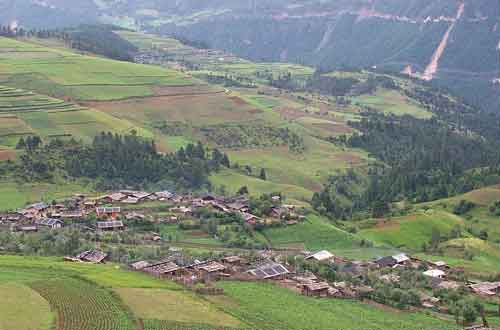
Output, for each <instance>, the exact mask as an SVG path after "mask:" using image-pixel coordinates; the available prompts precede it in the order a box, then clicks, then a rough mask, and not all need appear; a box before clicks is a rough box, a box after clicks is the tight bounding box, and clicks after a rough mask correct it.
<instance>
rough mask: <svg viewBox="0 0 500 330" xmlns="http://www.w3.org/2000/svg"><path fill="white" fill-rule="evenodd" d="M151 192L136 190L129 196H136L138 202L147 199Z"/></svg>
mask: <svg viewBox="0 0 500 330" xmlns="http://www.w3.org/2000/svg"><path fill="white" fill-rule="evenodd" d="M151 195H152V194H151V193H148V192H145V191H138V192H134V193H132V194H131V195H130V196H129V197H132V198H136V199H137V200H138V201H139V202H142V201H145V200H146V199H148V197H149V196H151Z"/></svg>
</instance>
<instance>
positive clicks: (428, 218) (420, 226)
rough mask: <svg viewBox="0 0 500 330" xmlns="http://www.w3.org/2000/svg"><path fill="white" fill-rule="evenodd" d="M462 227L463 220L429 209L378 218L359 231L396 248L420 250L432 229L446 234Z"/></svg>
mask: <svg viewBox="0 0 500 330" xmlns="http://www.w3.org/2000/svg"><path fill="white" fill-rule="evenodd" d="M457 226H459V227H461V228H463V227H464V220H463V219H462V218H460V217H458V216H456V215H454V214H451V213H448V212H444V211H437V210H429V211H422V212H418V213H415V214H410V215H407V216H403V217H398V218H392V219H383V220H379V221H378V222H377V224H376V225H375V224H374V226H373V227H372V228H369V229H363V230H361V231H360V233H359V234H360V235H361V236H362V237H364V238H367V239H369V240H372V241H374V242H378V243H381V244H387V245H391V246H394V247H396V248H408V249H411V250H420V249H422V246H423V245H424V244H428V243H429V242H430V240H431V238H432V233H433V231H438V232H439V233H440V234H443V235H447V234H449V233H450V232H451V230H452V229H453V228H455V227H457Z"/></svg>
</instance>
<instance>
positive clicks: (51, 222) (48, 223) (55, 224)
mask: <svg viewBox="0 0 500 330" xmlns="http://www.w3.org/2000/svg"><path fill="white" fill-rule="evenodd" d="M38 225H39V226H42V227H48V228H50V229H60V228H62V226H63V223H62V221H61V220H57V219H41V220H40V221H38Z"/></svg>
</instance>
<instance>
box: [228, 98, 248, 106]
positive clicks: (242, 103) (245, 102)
mask: <svg viewBox="0 0 500 330" xmlns="http://www.w3.org/2000/svg"><path fill="white" fill-rule="evenodd" d="M230 99H231V100H232V101H233V102H234V103H235V104H236V105H248V102H247V101H245V100H243V99H242V98H241V97H239V96H231V97H230Z"/></svg>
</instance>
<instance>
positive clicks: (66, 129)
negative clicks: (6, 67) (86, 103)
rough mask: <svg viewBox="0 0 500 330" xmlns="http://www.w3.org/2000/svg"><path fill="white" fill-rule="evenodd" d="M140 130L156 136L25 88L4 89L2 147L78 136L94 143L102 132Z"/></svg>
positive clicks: (1, 97)
mask: <svg viewBox="0 0 500 330" xmlns="http://www.w3.org/2000/svg"><path fill="white" fill-rule="evenodd" d="M133 129H134V130H136V131H137V132H138V133H139V134H141V135H144V136H149V137H152V134H151V133H150V132H148V131H147V130H145V129H143V128H141V127H139V126H137V125H134V124H133V123H131V122H130V121H127V120H124V119H119V118H116V117H113V116H111V115H108V114H105V113H102V112H99V111H96V110H93V109H89V108H86V107H82V106H79V105H76V104H74V103H69V102H65V101H63V100H60V99H56V98H52V97H49V96H44V95H40V94H35V93H33V92H29V91H26V90H24V89H16V88H11V87H1V86H0V145H1V146H4V147H7V148H14V147H15V146H16V144H17V142H18V140H19V138H21V137H23V136H24V137H25V136H29V135H38V136H40V137H42V138H45V139H50V138H56V137H59V138H64V137H74V138H76V139H83V140H85V141H87V142H90V141H91V140H92V139H93V137H94V136H96V135H97V134H99V133H100V132H102V131H110V132H115V133H126V132H129V131H131V130H133Z"/></svg>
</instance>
